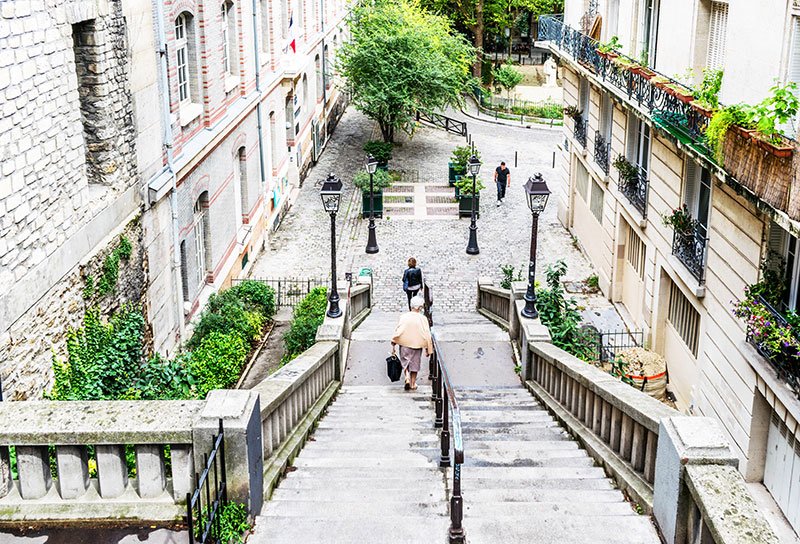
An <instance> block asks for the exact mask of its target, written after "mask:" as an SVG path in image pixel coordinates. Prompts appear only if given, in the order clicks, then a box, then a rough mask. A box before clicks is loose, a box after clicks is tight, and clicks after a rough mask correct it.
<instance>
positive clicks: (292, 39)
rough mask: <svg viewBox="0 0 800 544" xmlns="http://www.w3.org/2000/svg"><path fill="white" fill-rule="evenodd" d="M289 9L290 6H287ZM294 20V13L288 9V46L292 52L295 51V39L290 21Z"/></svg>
mask: <svg viewBox="0 0 800 544" xmlns="http://www.w3.org/2000/svg"><path fill="white" fill-rule="evenodd" d="M289 9H290V10H291V8H289ZM293 22H294V13H293V12H292V11H289V48H290V49H291V50H292V53H297V40H295V37H294V26H293V25H292V23H293Z"/></svg>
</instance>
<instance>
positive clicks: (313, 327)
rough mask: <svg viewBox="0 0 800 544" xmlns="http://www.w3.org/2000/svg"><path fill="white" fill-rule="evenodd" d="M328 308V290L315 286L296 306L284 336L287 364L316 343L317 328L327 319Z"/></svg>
mask: <svg viewBox="0 0 800 544" xmlns="http://www.w3.org/2000/svg"><path fill="white" fill-rule="evenodd" d="M327 308H328V299H327V290H326V289H325V288H324V287H315V288H314V289H312V290H311V291H310V292H309V293H308V295H306V296H305V297H304V298H303V300H301V301H300V303H299V304H298V305H297V306H296V307H295V309H294V315H293V317H292V324H291V326H290V328H289V332H287V333H286V335H285V336H284V338H283V341H284V344H285V348H286V349H285V353H284V355H283V358H282V359H281V363H282V364H286V363H288V362H289V361H291V360H292V359H294V358H295V357H297V356H298V355H300V354H301V353H303V352H304V351H305V350H307V349H308V348H310V347H311V346H313V345H314V340H315V337H316V335H317V329H319V326H320V325H322V321H323V320H324V319H325V311H326V310H327Z"/></svg>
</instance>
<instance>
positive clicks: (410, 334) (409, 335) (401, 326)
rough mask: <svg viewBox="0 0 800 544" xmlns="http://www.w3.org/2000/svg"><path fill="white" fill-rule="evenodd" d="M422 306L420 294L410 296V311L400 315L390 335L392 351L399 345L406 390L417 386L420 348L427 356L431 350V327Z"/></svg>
mask: <svg viewBox="0 0 800 544" xmlns="http://www.w3.org/2000/svg"><path fill="white" fill-rule="evenodd" d="M424 306H425V300H424V299H423V298H422V297H421V296H415V297H414V298H412V299H411V311H410V312H406V313H404V314H403V315H402V316H400V321H399V322H398V323H397V327H396V328H395V329H394V336H392V353H393V354H394V353H396V350H395V346H400V355H399V357H400V363H401V364H402V365H403V370H404V372H405V375H406V385H405V389H406V391H408V390H409V389H411V390H412V391H413V390H415V389H416V388H417V373H418V372H419V369H420V366H421V364H422V350H425V355H426V356H428V357H429V356H430V354H431V352H432V351H433V341H432V340H431V329H430V327H428V318H426V317H425V314H424V312H423V307H424Z"/></svg>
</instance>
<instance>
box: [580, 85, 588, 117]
mask: <svg viewBox="0 0 800 544" xmlns="http://www.w3.org/2000/svg"><path fill="white" fill-rule="evenodd" d="M579 92H580V97H579V99H580V103H579V106H578V107H579V108H580V110H581V117H582V118H583V120H584V121H585V120H586V119H588V118H589V81H588V80H587V79H586V78H581V84H580V90H579Z"/></svg>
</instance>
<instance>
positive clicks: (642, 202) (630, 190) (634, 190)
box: [617, 168, 650, 219]
mask: <svg viewBox="0 0 800 544" xmlns="http://www.w3.org/2000/svg"><path fill="white" fill-rule="evenodd" d="M617 185H618V187H619V192H620V193H622V194H623V195H624V196H625V198H627V199H628V202H630V203H631V204H632V205H633V207H634V208H636V209H637V210H638V211H639V213H640V214H642V219H647V196H648V194H649V193H650V181H649V180H648V179H647V172H645V171H644V170H643V169H642V168H637V174H636V177H635V178H625V177H623V176H620V177H619V182H618V184H617Z"/></svg>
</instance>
